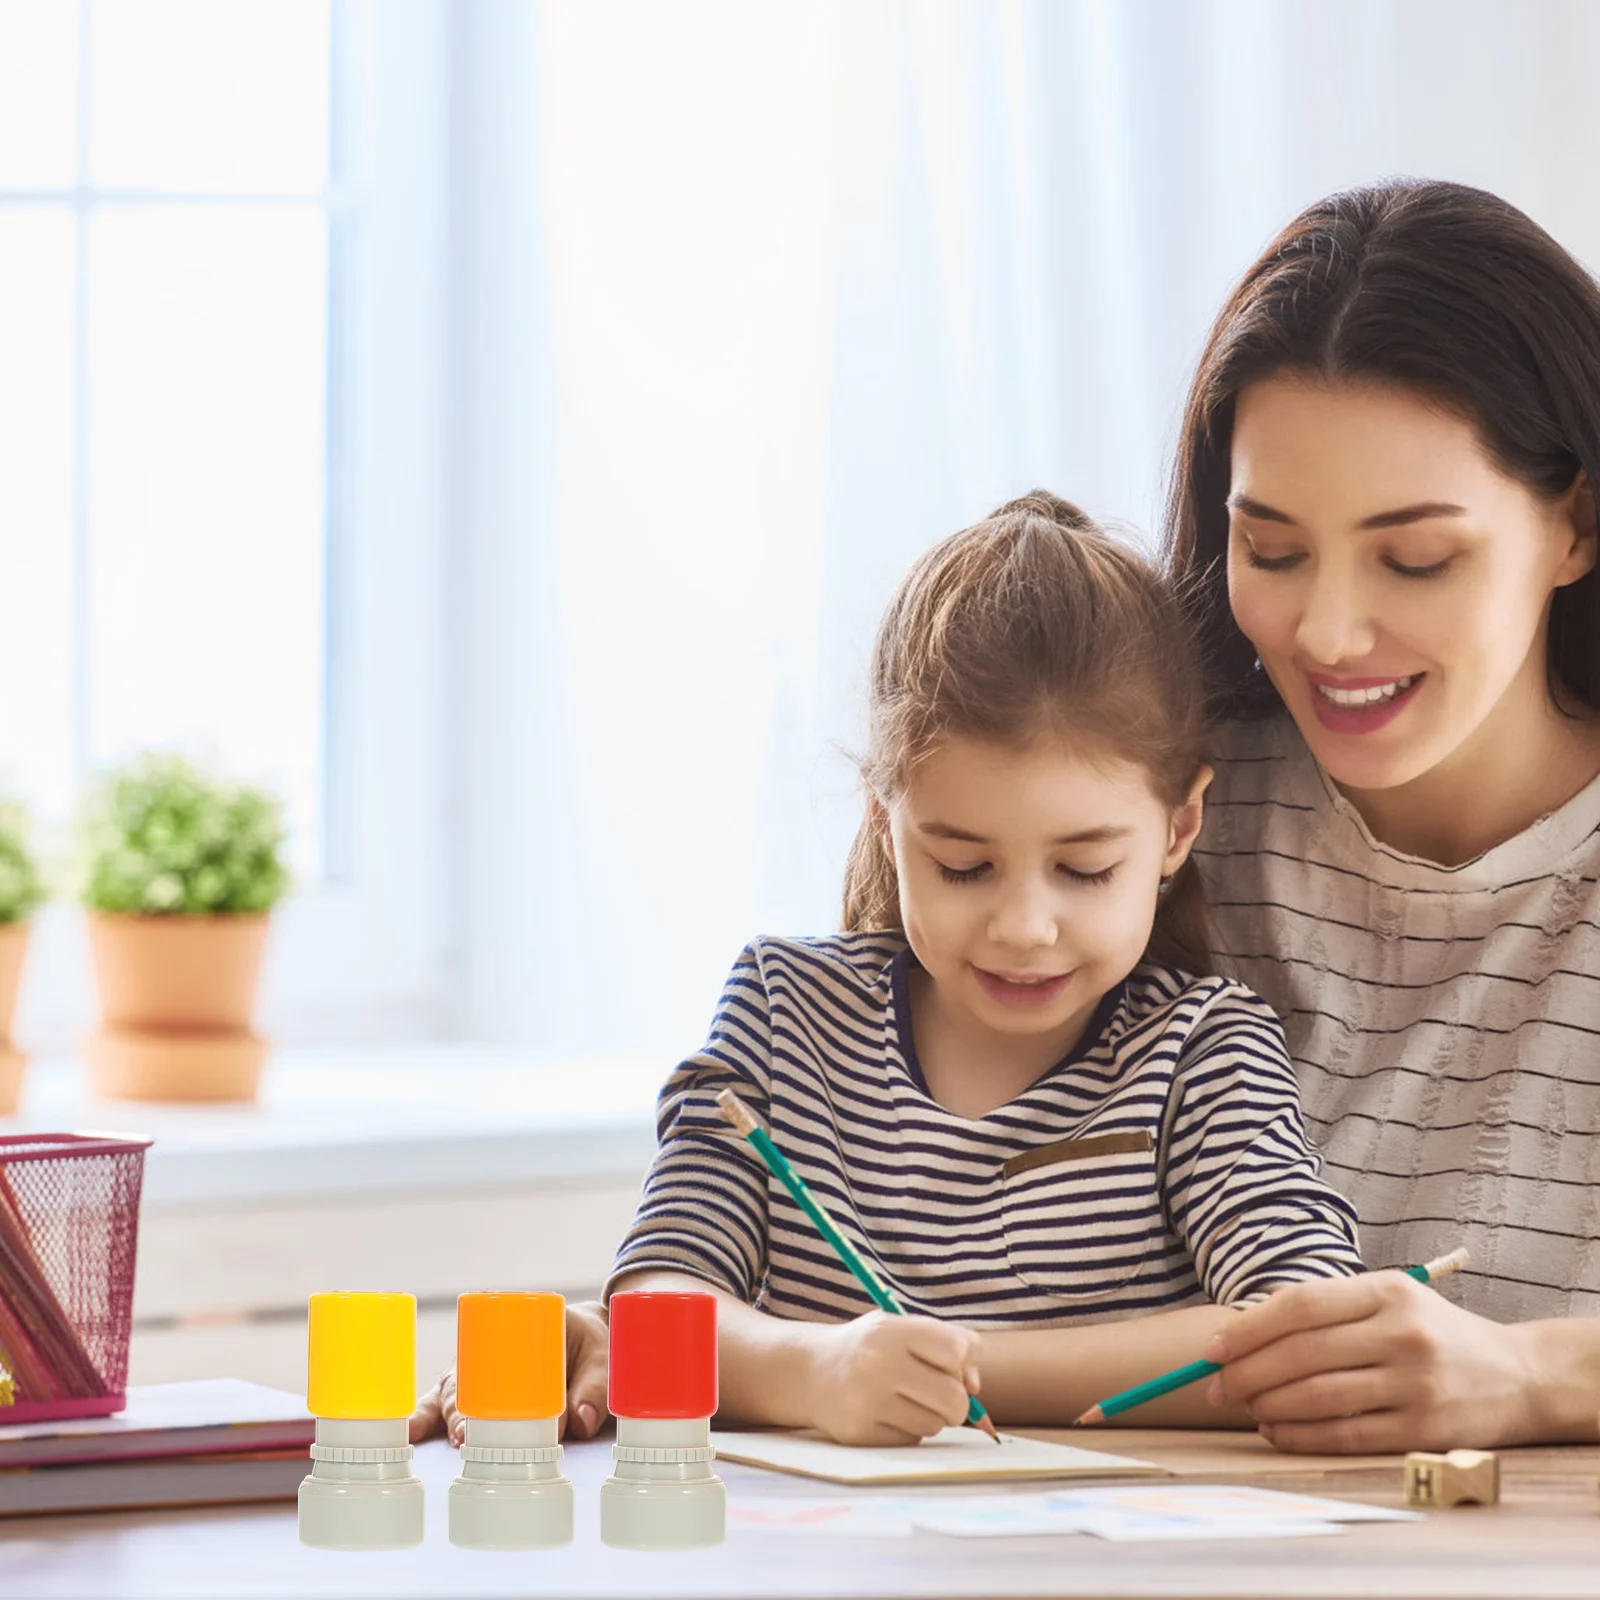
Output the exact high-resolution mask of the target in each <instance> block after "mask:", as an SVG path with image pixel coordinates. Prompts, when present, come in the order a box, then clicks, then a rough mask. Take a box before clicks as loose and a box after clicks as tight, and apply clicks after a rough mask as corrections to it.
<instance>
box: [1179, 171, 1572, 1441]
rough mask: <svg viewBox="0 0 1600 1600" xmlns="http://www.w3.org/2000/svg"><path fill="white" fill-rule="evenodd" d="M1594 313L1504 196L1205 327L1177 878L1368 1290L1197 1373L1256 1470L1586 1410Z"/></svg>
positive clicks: (1352, 250) (1434, 191) (1384, 197)
mask: <svg viewBox="0 0 1600 1600" xmlns="http://www.w3.org/2000/svg"><path fill="white" fill-rule="evenodd" d="M1596 481H1600V287H1597V285H1596V283H1595V281H1594V280H1593V279H1592V278H1591V277H1590V276H1589V275H1588V274H1587V273H1586V272H1585V271H1584V270H1583V268H1582V267H1580V266H1579V265H1578V263H1577V262H1576V261H1574V260H1573V259H1572V257H1571V256H1569V255H1568V254H1567V253H1566V252H1565V251H1563V250H1562V249H1561V248H1560V247H1559V246H1558V245H1557V244H1556V243H1555V242H1554V241H1553V240H1552V239H1551V238H1550V237H1549V236H1548V235H1547V234H1545V233H1544V232H1543V231H1542V230H1541V229H1539V228H1538V227H1537V226H1536V225H1535V224H1534V223H1533V222H1531V221H1530V220H1529V219H1528V218H1527V217H1525V216H1523V215H1522V214H1521V213H1520V212H1518V211H1517V210H1515V209H1514V208H1513V207H1511V206H1509V205H1507V204H1506V203H1505V202H1504V201H1501V200H1499V199H1496V198H1495V197H1494V196H1492V195H1489V194H1485V193H1483V192H1481V191H1479V190H1474V189H1468V188H1464V187H1461V186H1459V185H1454V184H1444V183H1418V182H1397V183H1392V184H1384V185H1380V186H1377V187H1374V188H1369V189H1362V190H1357V191H1353V192H1351V193H1347V194H1341V195H1335V196H1333V197H1331V198H1330V199H1327V200H1325V201H1322V202H1321V203H1319V204H1317V205H1315V206H1313V207H1311V208H1310V209H1309V210H1308V211H1306V212H1304V213H1303V214H1302V215H1301V216H1299V217H1298V218H1296V219H1295V221H1294V222H1293V223H1291V224H1290V225H1289V227H1288V228H1286V229H1285V230H1284V232H1283V233H1282V234H1281V235H1280V236H1279V237H1278V238H1277V239H1276V240H1275V241H1274V242H1273V243H1272V244H1271V245H1270V246H1269V247H1268V249H1267V251H1266V252H1265V254H1264V255H1263V256H1262V257H1261V259H1260V260H1259V261H1258V262H1257V263H1256V264H1255V265H1254V266H1253V267H1252V268H1251V269H1250V271H1249V272H1248V273H1247V275H1246V276H1245V278H1244V280H1243V281H1242V282H1241V283H1240V285H1239V286H1238V288H1237V289H1236V290H1235V291H1234V293H1233V295H1232V297H1231V298H1230V300H1229V301H1228V303H1227V304H1226V305H1225V306H1224V308H1223V310H1222V313H1221V315H1220V317H1219V318H1218V320H1217V323H1216V326H1215V328H1214V329H1213V332H1212V335H1211V338H1210V341H1209V343H1208V345H1207V348H1206V350H1205V353H1204V355H1203V357H1202V359H1201V362H1200V367H1199V371H1198V373H1197V375H1196V377H1195V381H1194V385H1193V389H1192V392H1191V395H1190V399H1189V403H1188V408H1187V412H1186V415H1185V419H1184V427H1183V437H1182V443H1181V446H1180V451H1179V457H1178V462H1177V470H1176V476H1175V481H1174V485H1173V492H1172V500H1171V506H1170V519H1169V557H1170V564H1171V567H1172V570H1173V572H1174V574H1175V576H1176V577H1177V578H1178V579H1179V580H1180V581H1181V582H1182V583H1183V584H1184V585H1185V592H1186V593H1187V594H1188V596H1189V597H1190V600H1191V603H1192V605H1193V607H1194V610H1195V613H1196V618H1197V621H1198V623H1199V625H1200V627H1201V629H1202V632H1203V634H1204V637H1205V639H1206V641H1207V644H1208V647H1209V650H1210V655H1211V660H1212V663H1213V670H1214V684H1213V688H1214V693H1215V707H1216V709H1217V711H1218V712H1219V713H1220V714H1221V715H1222V717H1223V718H1224V719H1225V723H1226V728H1225V733H1224V737H1223V740H1222V746H1221V750H1220V759H1219V761H1218V763H1217V770H1218V776H1217V779H1216V782H1215V784H1214V786H1213V789H1212V792H1211V797H1210V798H1211V804H1210V806H1209V807H1208V810H1207V823H1206V831H1205V833H1204V834H1203V835H1202V840H1201V845H1200V847H1199V848H1198V849H1197V851H1196V855H1197V858H1198V859H1199V860H1200V863H1201V867H1202V871H1203V873H1204V875H1205V877H1206V879H1207V882H1208V887H1209V891H1210V895H1211V900H1212V905H1213V908H1214V915H1215V922H1216V942H1217V949H1218V955H1219V961H1220V964H1221V966H1222V969H1223V970H1224V971H1228V972H1232V973H1235V974H1236V975H1237V976H1239V977H1241V978H1242V979H1243V980H1244V981H1245V982H1247V983H1249V984H1250V985H1251V986H1252V987H1254V988H1255V989H1257V990H1258V991H1259V992H1261V993H1262V994H1264V995H1265V996H1266V997H1267V998H1268V999H1269V1000H1270V1001H1271V1002H1272V1003H1273V1004H1274V1006H1275V1007H1276V1009H1277V1010H1278V1012H1279V1013H1280V1015H1281V1016H1282V1017H1283V1018H1284V1020H1285V1024H1286V1031H1287V1033H1288V1037H1289V1044H1290V1050H1291V1053H1292V1054H1293V1056H1294V1058H1295V1063H1296V1068H1297V1072H1298V1075H1299V1078H1300V1081H1301V1088H1302V1092H1303V1094H1304V1097H1305V1108H1306V1114H1307V1121H1308V1124H1309V1126H1310V1130H1311V1132H1312V1133H1313V1135H1314V1136H1315V1137H1316V1138H1317V1139H1318V1141H1319V1142H1320V1143H1321V1144H1322V1146H1323V1148H1324V1151H1325V1154H1326V1158H1327V1163H1328V1175H1329V1177H1330V1178H1331V1180H1332V1181H1333V1183H1334V1185H1335V1187H1336V1188H1339V1189H1341V1190H1342V1191H1343V1192H1344V1193H1345V1194H1346V1195H1347V1196H1348V1197H1349V1198H1350V1199H1351V1200H1352V1201H1353V1202H1354V1203H1355V1206H1356V1210H1357V1213H1358V1215H1359V1216H1360V1219H1361V1222H1362V1243H1363V1247H1364V1252H1365V1254H1366V1257H1367V1259H1368V1260H1369V1262H1372V1263H1374V1264H1376V1265H1380V1266H1391V1267H1400V1266H1404V1265H1406V1264H1407V1263H1409V1262H1413V1261H1422V1260H1425V1259H1427V1258H1428V1257H1430V1256H1433V1255H1438V1254H1440V1253H1442V1252H1443V1251H1445V1250H1448V1249H1450V1248H1452V1247H1454V1246H1455V1245H1458V1244H1465V1245H1467V1246H1468V1247H1469V1249H1470V1250H1471V1252H1472V1257H1473V1264H1472V1268H1471V1269H1470V1271H1469V1273H1468V1275H1466V1276H1465V1277H1464V1278H1463V1279H1460V1280H1457V1281H1458V1283H1459V1284H1460V1288H1459V1290H1458V1291H1455V1292H1454V1293H1453V1295H1452V1298H1454V1299H1456V1300H1458V1301H1459V1302H1460V1303H1459V1304H1452V1303H1451V1299H1449V1298H1446V1297H1445V1296H1444V1295H1441V1294H1440V1293H1437V1292H1435V1291H1433V1290H1430V1289H1425V1288H1422V1287H1420V1286H1419V1285H1417V1284H1415V1283H1413V1282H1411V1281H1410V1280H1409V1279H1407V1278H1405V1277H1403V1276H1402V1275H1400V1274H1398V1273H1376V1274H1372V1275H1369V1276H1366V1277H1363V1278H1355V1279H1348V1280H1345V1281H1342V1282H1337V1283H1332V1282H1330V1283H1323V1284H1307V1285H1304V1286H1301V1287H1297V1288H1295V1289H1292V1290H1287V1291H1285V1292H1283V1293H1281V1294H1279V1295H1277V1296H1274V1297H1273V1299H1272V1300H1271V1301H1270V1302H1269V1303H1267V1304H1264V1305H1262V1306H1260V1307H1258V1308H1255V1309H1253V1310H1249V1311H1246V1312H1244V1313H1242V1314H1241V1315H1240V1316H1239V1317H1238V1318H1237V1319H1236V1320H1235V1321H1234V1323H1233V1326H1232V1327H1231V1328H1230V1329H1228V1330H1227V1331H1226V1332H1225V1334H1224V1335H1222V1336H1221V1337H1219V1339H1218V1340H1217V1341H1216V1343H1215V1345H1214V1346H1213V1348H1212V1349H1211V1350H1210V1351H1208V1354H1210V1355H1211V1356H1212V1358H1213V1359H1217V1360H1222V1361H1224V1362H1225V1366H1224V1371H1223V1373H1222V1375H1221V1376H1220V1377H1219V1378H1218V1379H1216V1380H1215V1381H1214V1383H1213V1385H1212V1397H1213V1399H1214V1400H1216V1401H1217V1402H1218V1403H1219V1404H1220V1403H1226V1404H1237V1403H1240V1402H1243V1403H1245V1404H1247V1405H1248V1406H1249V1408H1250V1411H1251V1414H1252V1415H1253V1416H1254V1417H1256V1419H1257V1420H1258V1421H1259V1422H1260V1423H1261V1424H1262V1425H1263V1431H1264V1432H1266V1433H1267V1434H1268V1435H1269V1437H1271V1438H1272V1439H1273V1440H1274V1442H1275V1443H1276V1444H1278V1445H1279V1446H1281V1447H1283V1448H1286V1449H1291V1450H1309V1451H1367V1450H1374V1451H1378V1450H1394V1449H1402V1448H1415V1447H1424V1448H1426V1447H1429V1446H1434V1447H1446V1446H1454V1445H1467V1444H1477V1445H1493V1444H1512V1443H1516V1442H1520V1441H1527V1440H1533V1439H1591V1438H1594V1437H1595V1436H1596V1412H1597V1408H1600V1317H1597V1315H1596V1314H1597V1313H1600V1187H1597V1184H1600V886H1597V880H1600V777H1597V774H1600V710H1597V708H1600V575H1597V573H1596V570H1595V555H1596V528H1595V496H1594V492H1593V488H1592V485H1593V484H1594V483H1595V482H1596Z"/></svg>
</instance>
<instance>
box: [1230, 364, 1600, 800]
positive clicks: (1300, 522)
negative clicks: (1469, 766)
mask: <svg viewBox="0 0 1600 1600" xmlns="http://www.w3.org/2000/svg"><path fill="white" fill-rule="evenodd" d="M1228 516H1229V534H1228V591H1229V595H1230V597H1231V599H1232V602H1233V612H1234V616H1235V617H1236V618H1237V620H1238V623H1239V626H1240V628H1241V629H1242V630H1243V631H1244V633H1245V634H1246V635H1247V637H1248V638H1249V639H1250V641H1251V643H1253V644H1254V645H1255V647H1256V652H1257V654H1258V655H1259V656H1260V657H1261V665H1262V667H1263V669H1264V670H1265V671H1266V672H1267V673H1268V675H1269V676H1270V677H1271V679H1272V681H1273V683H1274V684H1275V685H1276V687H1277V689H1278V692H1279V693H1280V694H1281V695H1282V696H1283V700H1284V703H1285V704H1286V705H1287V706H1288V708H1289V710H1290V711H1291V713H1292V714H1293V716H1294V719H1295V721H1296V723H1298V724H1299V727H1300V730H1301V732H1302V733H1303V734H1304V735H1305V738H1306V742H1307V743H1308V744H1309V745H1310V747H1311V750H1312V753H1313V754H1314V755H1315V756H1316V758H1317V760H1318V761H1319V762H1320V763H1321V764H1322V766H1323V768H1324V770H1325V771H1326V772H1327V773H1328V774H1329V776H1330V777H1332V778H1333V779H1334V780H1335V781H1336V782H1338V783H1341V784H1343V785H1345V786H1347V787H1349V788H1352V789H1386V788H1390V787H1392V786H1395V785H1398V784H1403V783H1407V782H1409V781H1411V780H1412V779H1414V778H1417V777H1419V776H1421V775H1422V774H1423V773H1425V772H1429V771H1431V770H1432V769H1433V768H1435V767H1437V766H1439V765H1440V763H1442V762H1445V761H1447V760H1449V759H1450V758H1452V757H1454V756H1457V755H1458V754H1461V753H1463V752H1465V751H1467V750H1468V748H1469V747H1470V746H1471V745H1472V743H1473V741H1474V739H1475V737H1476V738H1478V739H1482V740H1485V741H1490V742H1492V743H1493V744H1494V746H1495V748H1496V749H1498V750H1499V751H1500V754H1501V756H1502V757H1506V756H1510V755H1511V754H1512V752H1513V750H1514V748H1515V743H1516V741H1515V739H1514V738H1512V739H1511V740H1510V741H1509V742H1503V741H1502V737H1501V736H1502V735H1506V734H1515V733H1516V732H1517V730H1519V729H1522V728H1525V727H1527V726H1529V725H1528V724H1527V723H1526V719H1527V718H1528V717H1532V716H1538V715H1541V714H1542V713H1543V711H1544V709H1545V706H1546V703H1547V700H1548V688H1547V685H1546V672H1545V635H1546V628H1547V623H1548V617H1549V609H1550V599H1551V595H1552V593H1553V591H1554V590H1555V589H1556V588H1558V587H1559V586H1561V585H1563V584H1567V583H1571V582H1573V581H1574V580H1575V579H1577V578H1579V577H1581V576H1582V575H1583V574H1584V573H1585V572H1586V571H1587V570H1588V569H1589V567H1590V566H1591V565H1592V564H1593V561H1594V554H1595V552H1594V539H1593V523H1592V517H1593V512H1592V501H1590V500H1589V499H1588V497H1587V495H1586V494H1580V489H1579V486H1576V485H1575V486H1574V490H1573V491H1572V492H1570V493H1569V494H1567V495H1566V496H1565V497H1564V498H1563V499H1562V500H1561V501H1559V502H1557V503H1555V504H1547V503H1545V502H1543V501H1541V500H1539V499H1538V498H1536V497H1535V496H1534V495H1533V494H1532V493H1531V492H1530V491H1529V490H1528V489H1526V488H1525V487H1524V486H1523V485H1522V484H1520V483H1519V482H1517V481H1516V480H1515V479H1514V478H1508V477H1507V476H1505V474H1504V473H1502V472H1501V471H1500V470H1499V469H1498V468H1497V467H1496V466H1495V465H1494V464H1493V462H1491V461H1490V459H1489V457H1488V455H1487V454H1486V453H1485V452H1484V450H1483V448H1482V446H1481V445H1480V444H1479V442H1478V437H1477V434H1476V432H1475V430H1474V429H1473V428H1472V427H1470V426H1469V425H1468V424H1467V423H1466V422H1464V421H1462V420H1460V419H1459V418H1457V417H1454V416H1451V415H1449V414H1448V413H1446V412H1443V411H1440V410H1438V409H1436V408H1434V407H1433V406H1430V405H1429V404H1427V403H1426V402H1425V401H1423V400H1422V399H1420V398H1418V397H1417V396H1416V395H1414V394H1412V393H1409V392H1408V391H1405V390H1402V389H1398V388H1390V387H1385V386H1380V385H1373V384H1349V385H1345V384H1341V385H1326V384H1321V383H1317V382H1315V381H1312V380H1309V379H1304V378H1297V377H1288V376H1280V377H1274V378H1271V379H1267V380H1264V381H1262V382H1260V383H1256V384H1252V385H1251V386H1250V387H1249V388H1247V389H1245V390H1244V391H1243V392H1242V393H1241V394H1240V395H1239V398H1238V402H1237V406H1236V411H1235V418H1234V428H1233V454H1232V484H1231V490H1230V493H1229V497H1228Z"/></svg>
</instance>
